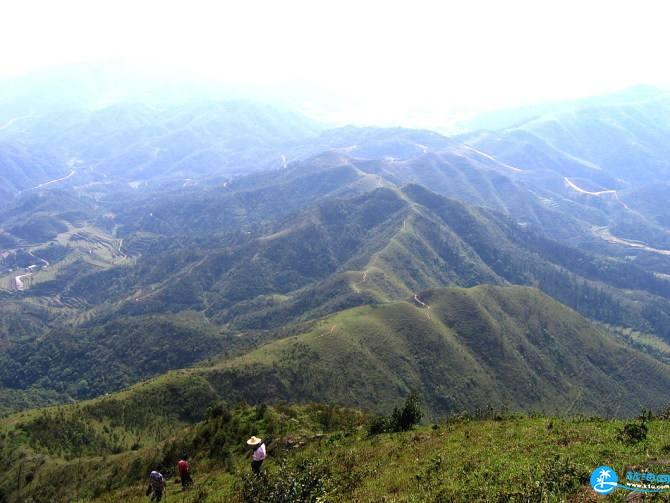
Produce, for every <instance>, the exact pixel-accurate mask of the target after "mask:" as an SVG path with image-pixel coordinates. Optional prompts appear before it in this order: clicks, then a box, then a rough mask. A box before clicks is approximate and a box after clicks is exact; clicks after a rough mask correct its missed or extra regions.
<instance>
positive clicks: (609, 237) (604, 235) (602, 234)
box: [592, 227, 670, 255]
mask: <svg viewBox="0 0 670 503" xmlns="http://www.w3.org/2000/svg"><path fill="white" fill-rule="evenodd" d="M592 231H593V234H595V235H596V236H598V237H599V238H601V239H604V240H605V241H608V242H610V243H616V244H620V245H625V246H629V247H631V248H637V249H638V250H644V251H648V252H651V253H658V254H659V255H670V250H662V249H659V248H652V247H651V246H649V245H647V244H646V243H643V242H642V241H634V240H632V239H623V238H618V237H616V236H614V235H613V234H612V233H611V232H610V230H609V228H608V227H594V228H593V229H592Z"/></svg>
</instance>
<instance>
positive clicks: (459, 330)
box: [205, 286, 670, 416]
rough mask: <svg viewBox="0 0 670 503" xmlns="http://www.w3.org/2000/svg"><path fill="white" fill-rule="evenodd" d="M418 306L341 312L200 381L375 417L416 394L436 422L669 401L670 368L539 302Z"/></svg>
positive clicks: (236, 393)
mask: <svg viewBox="0 0 670 503" xmlns="http://www.w3.org/2000/svg"><path fill="white" fill-rule="evenodd" d="M416 299H418V300H414V301H407V302H395V303H388V304H383V305H378V306H365V307H359V308H354V309H350V310H346V311H343V312H341V313H338V314H336V315H334V316H331V317H328V318H325V319H323V320H322V321H320V322H319V323H317V324H316V325H315V326H314V327H313V328H311V329H310V330H309V331H307V332H305V333H301V334H298V335H295V336H292V337H288V338H285V339H282V340H279V341H276V342H272V343H269V344H267V345H265V346H262V347H260V348H259V349H257V350H254V351H251V352H249V353H246V354H243V355H241V356H239V357H236V358H233V359H230V360H226V361H224V362H223V363H221V364H220V365H219V366H217V367H215V368H214V369H212V370H206V371H205V372H206V377H207V379H208V380H209V381H210V382H211V383H212V385H213V386H214V388H215V389H217V390H218V391H219V393H220V394H221V395H222V396H226V397H239V398H240V399H246V400H252V401H274V400H277V399H287V400H288V399H290V400H301V401H319V400H324V399H327V400H334V401H336V402H339V403H343V404H348V405H353V406H358V407H363V408H366V409H373V410H381V411H384V410H388V408H389V406H390V405H389V404H392V403H394V402H397V400H398V398H399V397H401V396H404V395H405V394H407V393H408V392H409V391H410V390H420V391H421V393H422V394H423V396H424V398H425V401H426V405H427V410H428V411H429V412H430V413H431V414H434V415H438V416H439V415H443V414H445V413H450V412H456V411H460V410H465V409H473V408H476V407H486V406H487V405H493V406H496V407H500V406H506V407H510V408H513V409H524V410H537V411H542V412H549V413H556V412H563V413H566V412H567V413H569V412H576V411H580V412H586V413H601V414H609V415H624V414H630V413H633V412H635V411H637V410H639V408H640V407H642V406H644V407H660V406H661V405H663V404H664V401H665V399H664V394H665V393H667V391H668V390H670V366H668V365H666V364H665V363H661V362H660V361H658V360H656V359H654V358H652V357H650V356H648V355H645V354H642V353H640V352H639V351H637V350H633V349H630V348H629V347H628V346H626V345H624V344H623V343H621V342H618V341H617V340H615V339H614V338H613V337H611V336H609V335H608V334H607V333H606V332H605V331H603V330H602V329H599V328H596V327H595V326H594V325H592V324H591V323H589V322H588V321H587V320H585V319H584V318H582V317H581V316H579V315H578V314H577V313H575V312H574V311H572V310H570V309H568V308H566V307H565V306H563V305H561V304H559V303H557V302H556V301H554V300H552V299H551V298H550V297H547V296H546V295H543V294H542V293H540V292H539V291H538V290H535V289H529V288H523V287H502V288H501V287H492V286H479V287H475V288H471V289H457V288H449V289H435V290H429V291H426V292H423V293H421V294H420V295H419V296H418V297H417V298H416Z"/></svg>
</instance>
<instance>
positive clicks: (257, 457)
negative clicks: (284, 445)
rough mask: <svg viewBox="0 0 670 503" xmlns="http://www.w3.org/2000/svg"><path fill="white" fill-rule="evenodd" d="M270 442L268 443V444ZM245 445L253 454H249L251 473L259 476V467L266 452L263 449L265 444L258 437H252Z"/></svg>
mask: <svg viewBox="0 0 670 503" xmlns="http://www.w3.org/2000/svg"><path fill="white" fill-rule="evenodd" d="M269 443H270V442H269V441H268V444H269ZM247 445H249V446H251V447H252V448H253V453H252V454H251V471H252V472H254V474H255V475H260V473H261V465H262V464H263V460H264V459H265V458H266V457H267V451H266V449H265V442H263V440H261V439H260V438H258V437H255V436H252V437H251V438H250V439H249V440H247Z"/></svg>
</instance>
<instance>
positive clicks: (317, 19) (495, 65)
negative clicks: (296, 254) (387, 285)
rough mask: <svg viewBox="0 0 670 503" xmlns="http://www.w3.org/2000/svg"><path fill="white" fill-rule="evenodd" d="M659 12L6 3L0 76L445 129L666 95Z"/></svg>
mask: <svg viewBox="0 0 670 503" xmlns="http://www.w3.org/2000/svg"><path fill="white" fill-rule="evenodd" d="M666 5H668V4H667V2H663V1H658V2H650V1H649V2H647V1H643V0H637V1H635V2H633V1H625V2H623V1H622V2H617V1H612V0H610V1H602V2H601V1H592V0H581V1H570V0H568V1H566V0H561V1H552V2H548V1H541V0H534V1H515V0H499V1H489V2H485V1H481V0H463V1H458V2H455V1H448V0H442V1H438V2H426V1H420V0H419V1H417V0H412V1H407V2H393V1H390V0H387V1H383V2H372V1H369V2H366V1H363V0H358V1H348V0H338V1H319V0H311V1H292V0H276V1H272V2H258V1H249V0H238V1H234V2H226V1H219V2H201V1H195V0H190V1H184V2H169V1H160V2H159V1H156V2H154V1H143V0H133V1H119V0H115V1H108V2H101V1H95V0H82V1H67V0H59V1H57V2H56V1H43V2H35V1H30V0H21V1H7V2H3V6H2V20H1V21H0V47H2V50H1V51H0V76H11V75H17V74H22V73H25V72H30V71H34V70H39V69H42V68H44V67H47V66H52V65H58V64H70V63H80V62H91V61H112V60H113V61H117V62H124V63H130V64H134V65H140V66H142V67H144V68H147V69H160V70H162V71H176V72H179V73H181V74H182V75H188V76H191V77H197V78H208V79H216V80H223V81H227V82H232V83H235V84H243V85H254V86H271V87H281V88H286V89H291V88H299V89H309V90H311V91H313V92H314V93H321V94H323V95H327V96H330V97H331V98H337V101H335V102H334V103H336V104H337V106H336V107H334V110H335V111H339V112H341V113H346V114H348V116H349V117H351V119H353V120H359V121H362V122H380V123H381V122H393V121H395V120H398V117H403V118H404V119H406V120H408V121H410V122H411V121H412V120H414V119H416V120H418V121H419V122H420V121H421V120H424V119H425V120H428V121H430V120H436V121H441V120H444V121H448V120H449V116H450V114H452V113H453V112H463V111H468V110H472V109H484V108H495V107H505V106H511V105H518V104H523V103H532V102H536V101H541V100H547V99H556V98H566V97H576V96H585V95H591V94H598V93H602V92H606V91H611V90H617V89H620V88H623V87H626V86H629V85H633V84H638V83H649V84H660V85H665V84H667V83H668V82H670V65H668V64H667V61H668V55H667V50H668V48H669V47H670V29H668V23H669V19H670V16H669V14H670V6H669V7H666ZM307 105H308V104H307ZM331 112H332V110H331Z"/></svg>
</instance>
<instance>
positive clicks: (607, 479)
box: [591, 466, 619, 494]
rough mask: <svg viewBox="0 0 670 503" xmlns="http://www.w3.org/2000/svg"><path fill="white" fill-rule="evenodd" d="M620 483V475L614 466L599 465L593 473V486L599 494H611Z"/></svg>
mask: <svg viewBox="0 0 670 503" xmlns="http://www.w3.org/2000/svg"><path fill="white" fill-rule="evenodd" d="M618 485H619V477H617V474H616V472H615V471H614V469H613V468H610V467H609V466H599V467H598V468H596V469H595V470H593V473H592V474H591V486H592V487H593V490H594V491H595V492H597V493H598V494H609V493H611V492H612V491H614V490H615V489H616V488H617V486H618Z"/></svg>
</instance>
